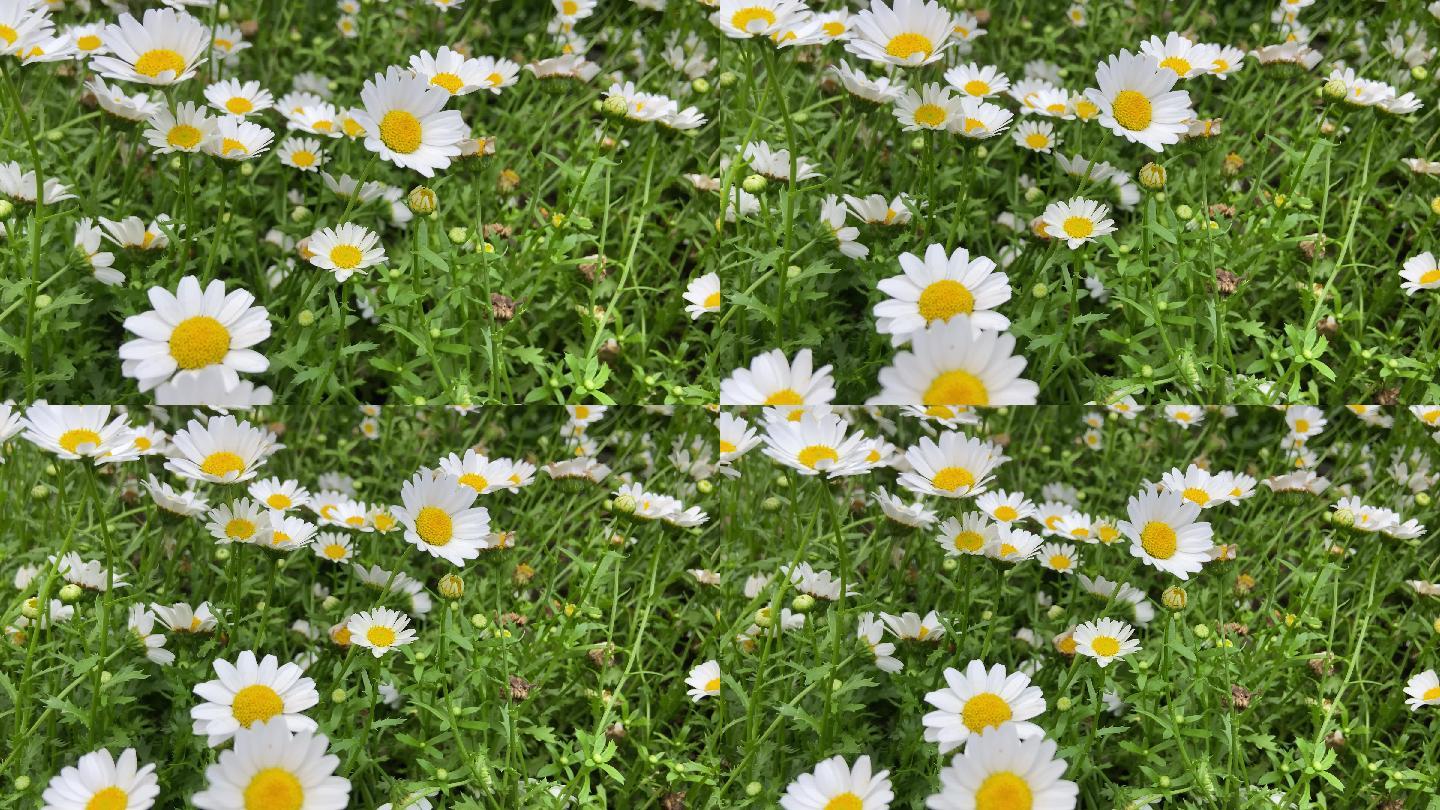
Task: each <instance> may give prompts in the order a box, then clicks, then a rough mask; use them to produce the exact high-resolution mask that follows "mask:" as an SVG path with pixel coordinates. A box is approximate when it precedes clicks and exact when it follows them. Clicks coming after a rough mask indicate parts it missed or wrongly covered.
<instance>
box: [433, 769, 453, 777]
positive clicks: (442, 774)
mask: <svg viewBox="0 0 1440 810" xmlns="http://www.w3.org/2000/svg"><path fill="white" fill-rule="evenodd" d="M435 778H436V779H449V778H450V772H449V771H447V770H445V769H444V768H436V769H435Z"/></svg>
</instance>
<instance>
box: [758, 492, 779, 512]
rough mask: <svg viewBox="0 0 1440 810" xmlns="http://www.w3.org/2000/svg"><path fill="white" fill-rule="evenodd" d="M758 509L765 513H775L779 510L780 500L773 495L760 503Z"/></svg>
mask: <svg viewBox="0 0 1440 810" xmlns="http://www.w3.org/2000/svg"><path fill="white" fill-rule="evenodd" d="M760 508H761V509H763V510H765V511H766V512H774V511H777V510H779V508H780V499H779V498H777V497H775V496H774V495H771V496H770V497H768V498H766V499H765V500H763V501H761V502H760Z"/></svg>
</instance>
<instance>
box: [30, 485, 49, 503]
mask: <svg viewBox="0 0 1440 810" xmlns="http://www.w3.org/2000/svg"><path fill="white" fill-rule="evenodd" d="M49 496H50V488H49V487H47V486H45V485H44V484H36V485H35V486H33V487H31V488H30V497H32V498H34V499H35V500H37V501H38V500H40V499H41V498H47V497H49Z"/></svg>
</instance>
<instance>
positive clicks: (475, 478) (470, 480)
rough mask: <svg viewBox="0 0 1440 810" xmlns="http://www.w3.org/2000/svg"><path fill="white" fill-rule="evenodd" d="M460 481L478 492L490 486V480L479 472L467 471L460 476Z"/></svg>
mask: <svg viewBox="0 0 1440 810" xmlns="http://www.w3.org/2000/svg"><path fill="white" fill-rule="evenodd" d="M460 483H462V484H464V485H465V486H467V487H470V488H471V489H473V490H475V491H476V492H484V491H485V490H486V489H488V488H489V486H490V482H489V481H486V480H485V476H483V475H480V474H479V473H465V474H464V475H462V476H460Z"/></svg>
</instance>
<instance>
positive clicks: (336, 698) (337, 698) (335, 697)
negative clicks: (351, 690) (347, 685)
mask: <svg viewBox="0 0 1440 810" xmlns="http://www.w3.org/2000/svg"><path fill="white" fill-rule="evenodd" d="M349 699H350V695H348V694H346V692H345V690H344V689H336V690H335V691H333V692H331V693H330V701H331V702H332V703H344V702H345V701H347V700H349Z"/></svg>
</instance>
